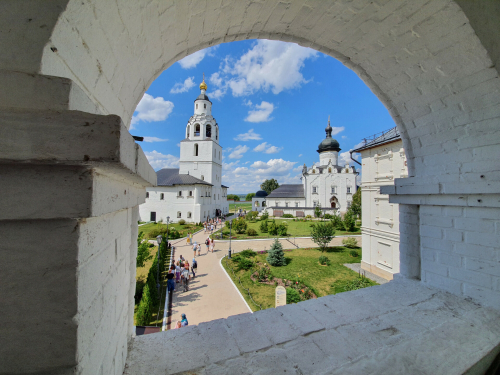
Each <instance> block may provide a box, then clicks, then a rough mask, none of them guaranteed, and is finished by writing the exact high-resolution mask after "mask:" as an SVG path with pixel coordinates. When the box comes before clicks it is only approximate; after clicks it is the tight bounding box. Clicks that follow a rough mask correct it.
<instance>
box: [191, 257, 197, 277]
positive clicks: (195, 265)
mask: <svg viewBox="0 0 500 375" xmlns="http://www.w3.org/2000/svg"><path fill="white" fill-rule="evenodd" d="M197 270H198V262H197V261H196V259H194V258H193V264H191V272H192V273H193V279H194V278H195V277H196V274H195V272H196V271H197Z"/></svg>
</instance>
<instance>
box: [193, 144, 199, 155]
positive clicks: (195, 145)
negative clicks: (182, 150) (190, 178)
mask: <svg viewBox="0 0 500 375" xmlns="http://www.w3.org/2000/svg"><path fill="white" fill-rule="evenodd" d="M193 154H194V156H198V143H195V144H194V150H193Z"/></svg>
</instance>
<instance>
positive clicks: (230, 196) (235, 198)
mask: <svg viewBox="0 0 500 375" xmlns="http://www.w3.org/2000/svg"><path fill="white" fill-rule="evenodd" d="M227 199H233V200H234V201H235V202H239V201H240V197H239V196H237V195H236V194H228V195H227Z"/></svg>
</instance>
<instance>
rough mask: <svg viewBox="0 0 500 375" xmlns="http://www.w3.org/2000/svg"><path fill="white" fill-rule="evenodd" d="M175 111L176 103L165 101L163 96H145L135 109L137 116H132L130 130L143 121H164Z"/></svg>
mask: <svg viewBox="0 0 500 375" xmlns="http://www.w3.org/2000/svg"><path fill="white" fill-rule="evenodd" d="M173 109H174V103H172V102H169V101H167V100H164V99H163V98H162V97H161V96H159V97H157V98H154V97H152V96H151V95H149V94H144V96H143V97H142V99H141V101H140V102H139V104H137V108H136V109H135V111H136V112H137V114H136V115H134V116H132V121H131V123H130V129H133V127H134V125H135V124H137V123H139V122H141V121H145V122H154V121H164V120H166V119H167V117H168V115H169V114H170V113H172V111H173Z"/></svg>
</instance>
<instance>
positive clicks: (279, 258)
mask: <svg viewBox="0 0 500 375" xmlns="http://www.w3.org/2000/svg"><path fill="white" fill-rule="evenodd" d="M267 262H268V263H269V264H270V265H271V266H274V267H281V266H286V259H285V253H284V252H283V246H281V244H280V242H279V241H278V239H275V240H274V242H273V244H272V245H271V248H270V249H269V251H268V254H267Z"/></svg>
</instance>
